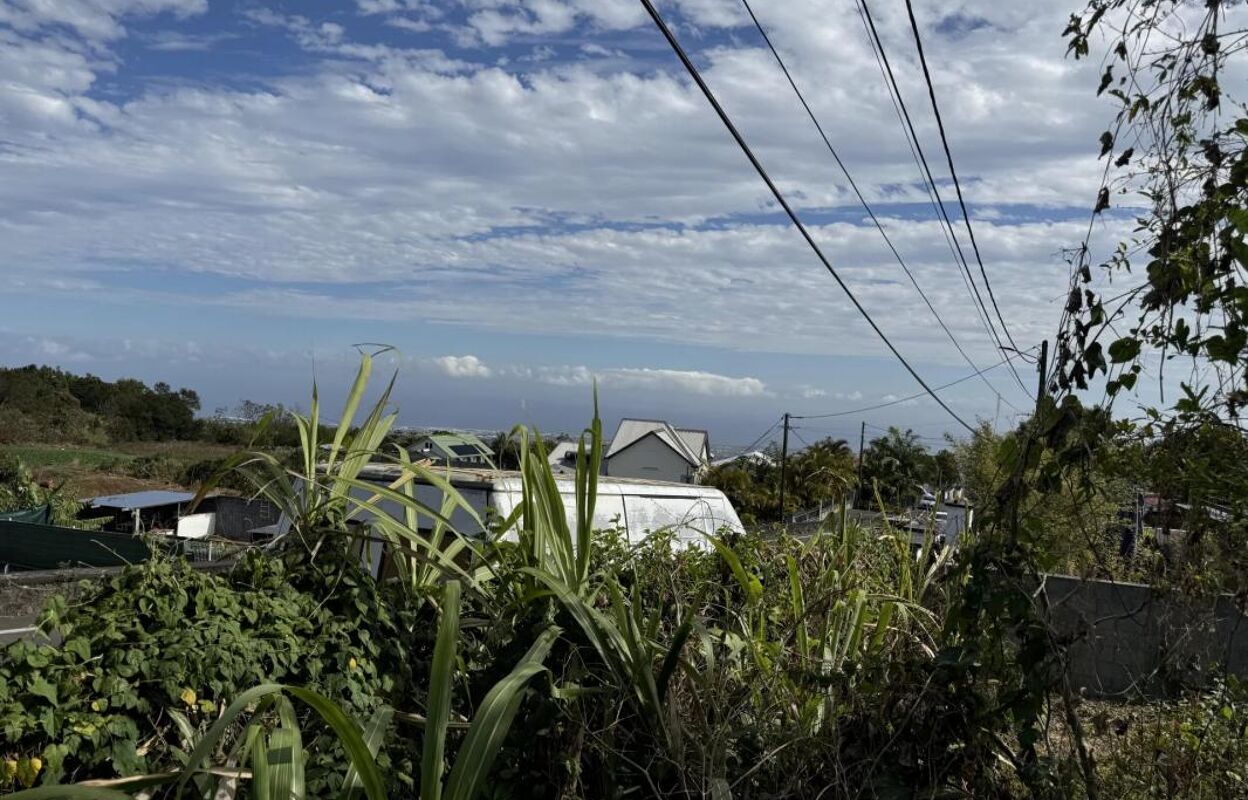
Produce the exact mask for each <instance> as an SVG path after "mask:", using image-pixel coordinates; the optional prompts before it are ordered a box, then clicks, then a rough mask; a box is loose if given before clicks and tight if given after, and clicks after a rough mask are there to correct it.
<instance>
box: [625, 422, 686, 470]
mask: <svg viewBox="0 0 1248 800" xmlns="http://www.w3.org/2000/svg"><path fill="white" fill-rule="evenodd" d="M647 436H654V437H655V438H657V439H658V440H659V441H661V442H663V443H664V444H665V445H667V446H668V447H670V448H671V449H672V450H673V451H675V453H676V454H677V455H678V456H680V457H681V458H683V459H684V460H685V461H687V462H688V463H689V464H690V465H691V466H695V467H697V466H701V465H702V463H703V460H702V444H704V443H705V442H706V431H694V430H684V431H677V430H676V429H675V428H673V427H672V426H671V425H668V424H667V423H666V422H664V421H663V420H660V419H629V418H627V417H625V418H624V419H622V420H620V427H619V428H617V429H616V431H615V436H613V437H612V438H611V448H610V449H609V450H608V451H607V454H606V456H605V457H606V458H608V459H609V458H611V457H612V456H615V455H617V454H618V453H620V451H622V450H624V449H626V448H628V447H632V446H633V445H634V444H636V443H637V442H639V441H641V440H642V439H644V438H646V437H647Z"/></svg>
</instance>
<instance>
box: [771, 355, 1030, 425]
mask: <svg viewBox="0 0 1248 800" xmlns="http://www.w3.org/2000/svg"><path fill="white" fill-rule="evenodd" d="M1035 349H1036V348H1035V347H1034V346H1033V347H1029V348H1027V349H1026V350H1023V351H1019V352H1017V353H1010V354H1007V355H1006V357H1005V358H1003V359H1001V360H1000V361H998V362H997V363H995V364H993V365H992V366H991V367H984V369H983V372H987V371H989V370H993V369H996V368H997V367H999V366H1001V365H1002V364H1005V363H1008V362H1009V361H1011V360H1012V359H1015V358H1019V357H1021V356H1022V355H1023V353H1029V352H1031V351H1032V350H1035ZM974 377H976V374H975V373H971V374H970V375H963V376H962V377H961V378H958V379H957V380H954V381H949V382H948V383H944V384H941V385H940V386H937V387H936V389H937V390H938V391H939V390H941V389H948V388H949V387H950V386H957V385H958V384H959V383H966V382H967V381H969V380H970V379H971V378H974ZM926 394H928V392H918V393H916V394H912V395H908V396H906V397H899V398H897V399H896V400H889V401H887V402H884V403H877V404H875V405H871V406H863V407H862V408H851V409H849V410H848V411H834V412H832V413H830V414H794V415H793V419H830V418H832V417H850V416H853V415H855V414H865V413H866V412H868V411H875V410H877V409H880V408H888V407H889V406H895V405H900V404H901V403H908V402H910V401H911V400H917V399H918V398H920V397H923V396H924V395H926ZM959 422H961V420H959ZM962 424H963V425H965V424H966V423H962ZM971 432H972V433H974V429H971Z"/></svg>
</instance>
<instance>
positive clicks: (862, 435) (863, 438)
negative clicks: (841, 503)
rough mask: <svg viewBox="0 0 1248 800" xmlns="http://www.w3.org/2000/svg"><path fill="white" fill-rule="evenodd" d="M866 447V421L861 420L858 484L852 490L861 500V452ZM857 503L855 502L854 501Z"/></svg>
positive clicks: (855, 496) (856, 497)
mask: <svg viewBox="0 0 1248 800" xmlns="http://www.w3.org/2000/svg"><path fill="white" fill-rule="evenodd" d="M866 447H867V421H866V420H865V419H864V420H863V421H862V428H861V429H860V430H859V431H858V485H857V488H856V489H855V491H854V498H855V499H856V500H862V454H863V452H864V451H865V449H866ZM855 505H857V503H855Z"/></svg>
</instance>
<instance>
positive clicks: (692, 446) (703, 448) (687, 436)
mask: <svg viewBox="0 0 1248 800" xmlns="http://www.w3.org/2000/svg"><path fill="white" fill-rule="evenodd" d="M676 435H677V436H679V437H680V440H681V441H682V442H684V443H685V447H688V448H689V452H691V453H693V454H694V455H696V456H697V457H698V460H699V461H700V460H701V459H702V453H703V452H705V453H706V457H707V458H710V456H711V443H710V436H709V435H707V432H706V431H703V430H698V429H697V428H676Z"/></svg>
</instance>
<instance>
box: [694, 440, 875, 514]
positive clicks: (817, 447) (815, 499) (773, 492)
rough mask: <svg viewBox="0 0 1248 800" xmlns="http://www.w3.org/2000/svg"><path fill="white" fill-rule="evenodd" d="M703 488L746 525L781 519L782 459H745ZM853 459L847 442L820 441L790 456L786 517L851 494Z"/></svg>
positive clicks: (712, 472)
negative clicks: (714, 490) (730, 507)
mask: <svg viewBox="0 0 1248 800" xmlns="http://www.w3.org/2000/svg"><path fill="white" fill-rule="evenodd" d="M702 483H704V484H706V485H708V486H714V487H715V488H717V489H719V490H720V491H722V492H723V493H724V494H725V495H727V496H728V499H729V500H731V501H732V505H733V508H735V509H736V510H737V514H738V515H740V517H741V519H742V521H743V522H745V523H746V524H747V525H753V524H755V523H758V522H762V521H767V520H777V519H779V518H780V453H779V451H778V450H777V449H776V448H775V447H772V448H769V449H768V452H767V453H766V454H765V456H764V457H762V458H759V457H756V456H751V455H750V454H746V455H744V456H742V457H741V458H738V459H736V460H735V461H730V462H728V463H727V464H721V465H719V466H716V467H712V468H710V469H709V470H707V472H706V474H705V475H704V476H703V477H702ZM855 483H856V477H855V466H854V456H853V453H852V452H851V451H850V449H849V445H848V443H846V442H845V441H844V440H843V439H831V438H828V439H820V440H818V441H816V442H814V443H813V444H812V445H810V446H809V447H806V448H805V449H803V450H801V451H799V452H797V453H793V454H790V456H789V465H788V474H787V475H786V477H785V497H784V508H785V514H786V515H792V514H794V513H795V512H799V511H807V510H811V509H815V508H818V507H819V506H832V505H835V504H836V503H838V502H840V500H841V499H842V498H844V497H846V496H848V494H849V493H850V492H851V491H852V490H853V487H854V485H855Z"/></svg>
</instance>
